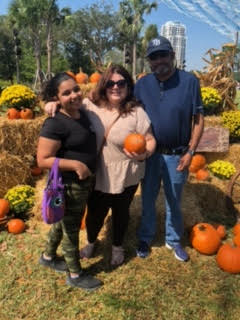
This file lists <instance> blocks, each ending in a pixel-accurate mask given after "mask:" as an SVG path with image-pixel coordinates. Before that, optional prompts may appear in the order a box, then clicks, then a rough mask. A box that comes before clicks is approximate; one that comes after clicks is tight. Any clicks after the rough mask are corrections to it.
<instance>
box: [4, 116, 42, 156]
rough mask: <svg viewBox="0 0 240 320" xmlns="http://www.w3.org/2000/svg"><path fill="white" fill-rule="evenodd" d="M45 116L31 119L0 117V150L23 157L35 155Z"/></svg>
mask: <svg viewBox="0 0 240 320" xmlns="http://www.w3.org/2000/svg"><path fill="white" fill-rule="evenodd" d="M45 118H46V116H41V117H37V118H35V119H33V120H21V119H18V120H8V119H7V118H4V117H1V118H0V152H3V151H7V152H8V153H10V154H12V155H17V156H19V157H21V158H23V157H24V156H25V155H26V154H27V155H35V154H36V148H37V141H38V135H39V131H40V129H41V127H42V123H43V121H44V119H45Z"/></svg>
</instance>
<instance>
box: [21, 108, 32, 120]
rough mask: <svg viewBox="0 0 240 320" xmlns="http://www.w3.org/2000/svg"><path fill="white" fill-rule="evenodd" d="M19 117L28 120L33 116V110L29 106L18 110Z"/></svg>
mask: <svg viewBox="0 0 240 320" xmlns="http://www.w3.org/2000/svg"><path fill="white" fill-rule="evenodd" d="M20 118H21V119H24V120H30V119H32V118H33V112H32V110H31V109H29V108H25V109H22V110H21V111H20Z"/></svg>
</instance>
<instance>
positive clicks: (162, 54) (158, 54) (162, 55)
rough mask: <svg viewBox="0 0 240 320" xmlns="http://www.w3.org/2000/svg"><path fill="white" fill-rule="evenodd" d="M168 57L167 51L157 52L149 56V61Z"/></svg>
mask: <svg viewBox="0 0 240 320" xmlns="http://www.w3.org/2000/svg"><path fill="white" fill-rule="evenodd" d="M169 55H170V52H169V51H157V52H154V53H152V54H150V56H149V59H150V60H151V61H154V60H157V59H158V58H166V57H168V56H169Z"/></svg>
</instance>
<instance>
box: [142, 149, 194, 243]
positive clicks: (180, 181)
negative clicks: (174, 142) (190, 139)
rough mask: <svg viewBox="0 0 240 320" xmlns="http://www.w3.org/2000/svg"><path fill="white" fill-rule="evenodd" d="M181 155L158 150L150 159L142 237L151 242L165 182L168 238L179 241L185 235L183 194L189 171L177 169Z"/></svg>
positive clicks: (148, 161)
mask: <svg viewBox="0 0 240 320" xmlns="http://www.w3.org/2000/svg"><path fill="white" fill-rule="evenodd" d="M180 157H181V156H180V155H163V154H160V153H154V154H153V155H152V156H151V157H150V158H148V159H147V160H146V172H145V177H144V179H143V181H142V208H143V210H142V217H141V223H140V228H139V230H138V238H139V240H140V241H145V242H147V243H148V244H150V242H151V241H152V240H153V238H154V236H155V232H156V205H155V204H156V199H157V196H158V193H159V190H160V186H161V181H163V187H164V193H165V207H166V220H165V241H166V242H167V243H169V244H170V245H171V244H176V243H179V242H180V239H181V237H182V235H183V231H184V230H183V217H182V212H181V195H182V190H183V186H184V184H185V182H186V180H187V177H188V170H187V169H186V170H184V171H177V170H176V168H177V166H178V163H179V159H180Z"/></svg>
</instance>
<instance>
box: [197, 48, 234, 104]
mask: <svg viewBox="0 0 240 320" xmlns="http://www.w3.org/2000/svg"><path fill="white" fill-rule="evenodd" d="M236 50H237V49H236V45H234V44H232V43H229V44H225V45H224V46H223V47H222V51H220V50H217V49H213V48H211V49H209V50H208V51H207V52H206V55H207V54H208V55H209V58H210V59H209V60H208V59H206V58H203V60H204V61H205V62H206V63H207V64H208V66H206V67H204V71H203V72H197V71H194V73H195V75H196V76H197V77H198V78H199V80H200V85H201V87H212V88H215V89H217V90H218V93H219V94H220V96H221V98H222V110H235V109H237V105H236V104H235V103H234V99H235V97H236V85H237V83H236V81H235V80H234V77H233V66H234V57H235V54H236Z"/></svg>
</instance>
